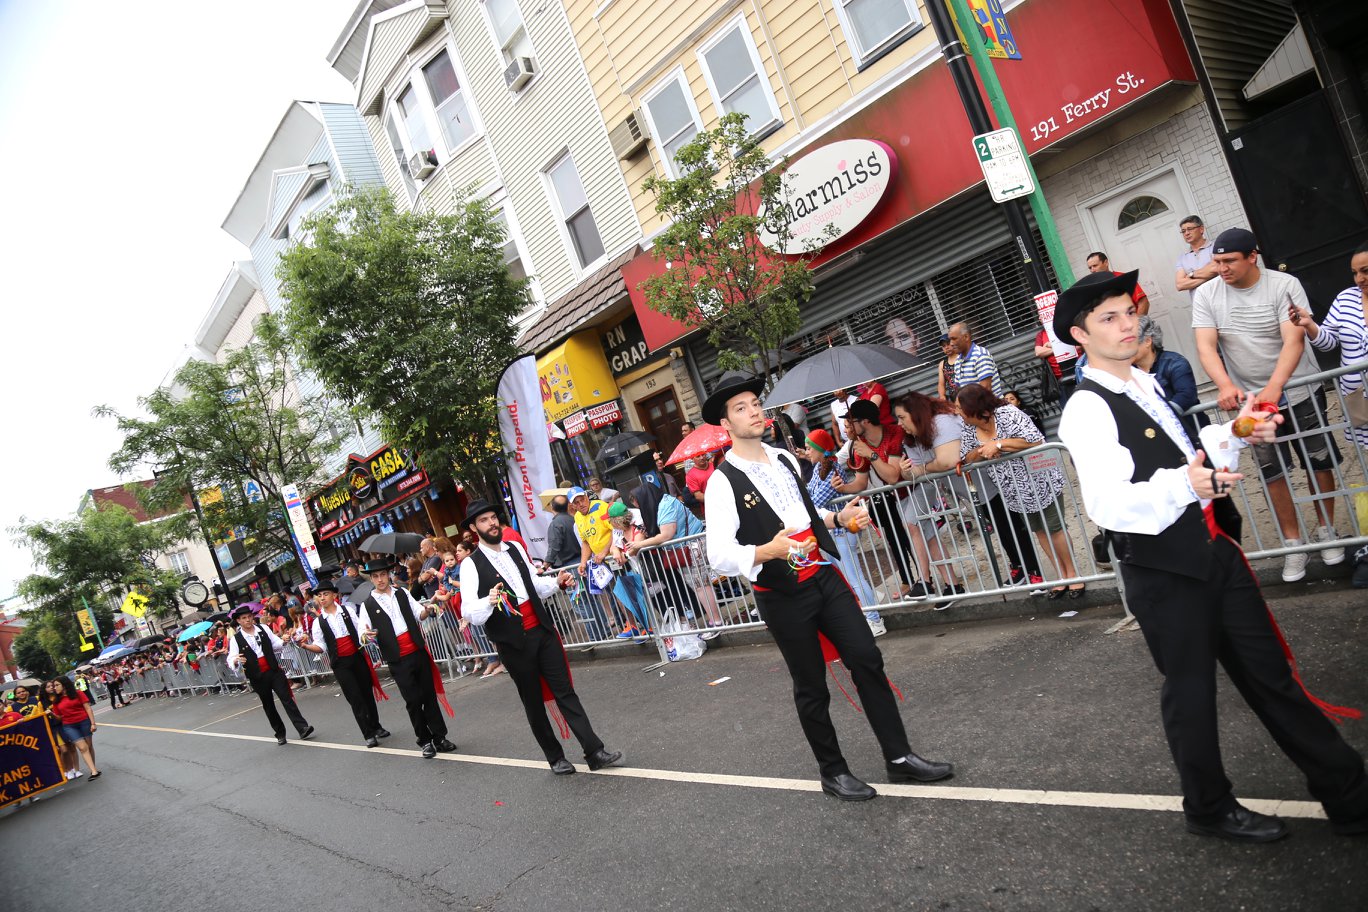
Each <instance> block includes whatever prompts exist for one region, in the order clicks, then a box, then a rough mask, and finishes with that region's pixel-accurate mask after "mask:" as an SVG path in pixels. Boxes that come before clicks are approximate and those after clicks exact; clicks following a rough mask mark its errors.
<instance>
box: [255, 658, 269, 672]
mask: <svg viewBox="0 0 1368 912" xmlns="http://www.w3.org/2000/svg"><path fill="white" fill-rule="evenodd" d="M257 668H260V669H261V670H262V671H270V670H271V663H270V662H267V661H266V657H265V656H257Z"/></svg>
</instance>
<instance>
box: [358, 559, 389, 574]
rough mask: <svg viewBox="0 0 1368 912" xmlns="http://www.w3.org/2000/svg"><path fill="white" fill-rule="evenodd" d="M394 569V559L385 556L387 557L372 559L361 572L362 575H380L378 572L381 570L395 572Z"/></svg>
mask: <svg viewBox="0 0 1368 912" xmlns="http://www.w3.org/2000/svg"><path fill="white" fill-rule="evenodd" d="M393 569H394V558H393V557H390V556H385V557H374V558H371V559H370V560H368V561H366V563H365V565H364V566H362V568H361V572H362V573H378V572H379V571H381V570H393Z"/></svg>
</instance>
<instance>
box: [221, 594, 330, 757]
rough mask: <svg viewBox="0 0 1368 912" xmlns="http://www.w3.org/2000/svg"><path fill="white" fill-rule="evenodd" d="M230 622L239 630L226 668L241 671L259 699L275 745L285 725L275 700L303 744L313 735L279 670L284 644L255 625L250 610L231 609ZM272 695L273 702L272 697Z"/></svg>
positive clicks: (283, 731)
mask: <svg viewBox="0 0 1368 912" xmlns="http://www.w3.org/2000/svg"><path fill="white" fill-rule="evenodd" d="M232 617H233V620H234V621H235V622H237V625H238V630H237V633H236V634H234V635H233V639H232V641H231V643H230V644H229V646H228V667H229V668H241V669H242V671H243V673H244V674H245V675H246V676H247V683H249V684H251V685H252V690H254V691H256V695H257V696H258V697H260V698H261V708H262V709H263V710H265V711H266V721H268V722H270V723H271V731H272V732H274V733H275V736H276V743H277V744H284V743H285V723H284V722H282V721H281V719H280V713H278V712H276V708H275V700H276V699H278V700H280V705H281V706H283V707H285V715H287V716H289V717H290V721H291V722H293V723H294V727H295V731H297V732H299V740H301V741H305V740H307V739H308V738H309V736H310V735H312V734H313V726H312V725H310V724H309V723H308V722H307V721H306V720H305V718H304V716H303V714H302V713H300V711H299V707H298V706H297V705H295V699H294V694H293V693H291V692H290V682H289V680H288V679H287V678H286V677H285V672H283V671H281V670H280V659H279V655H280V650H282V649H284V648H285V643H284V641H282V640H281V639H280V637H278V636H276V635H275V634H274V633H272V632H271V631H270V630H268V629H267V628H265V627H262V626H260V625H258V624H257V622H256V616H255V615H254V614H252V609H251V608H248V607H247V606H246V605H239V606H238V607H237V608H235V609H233V615H232ZM272 694H275V699H272V697H271V695H272Z"/></svg>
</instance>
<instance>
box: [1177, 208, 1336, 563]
mask: <svg viewBox="0 0 1368 912" xmlns="http://www.w3.org/2000/svg"><path fill="white" fill-rule="evenodd" d="M1211 262H1212V263H1213V264H1214V265H1215V266H1216V267H1217V269H1218V270H1219V277H1218V278H1217V279H1215V280H1213V281H1210V282H1207V283H1205V284H1203V285H1202V286H1201V287H1199V288H1198V289H1197V290H1196V292H1194V294H1193V296H1192V329H1193V332H1194V334H1195V335H1196V337H1197V354H1198V355H1199V356H1200V357H1201V360H1202V367H1203V368H1205V369H1206V372H1207V374H1208V375H1209V376H1210V377H1211V379H1212V380H1213V381H1215V383H1216V389H1217V393H1218V398H1217V403H1218V404H1219V405H1220V406H1221V408H1224V409H1235V408H1238V407H1239V406H1240V403H1241V402H1242V401H1243V400H1244V398H1245V396H1253V397H1255V399H1256V400H1257V401H1259V402H1269V403H1276V404H1277V405H1278V406H1279V407H1280V408H1282V409H1283V410H1284V421H1285V422H1286V425H1285V427H1286V430H1288V431H1307V430H1312V429H1315V428H1317V427H1320V426H1322V424H1323V421H1322V420H1321V419H1322V416H1323V415H1324V414H1325V394H1324V391H1323V390H1322V389H1321V388H1320V387H1319V386H1316V385H1307V384H1303V385H1298V386H1295V387H1293V388H1292V389H1291V390H1287V391H1286V392H1285V391H1284V388H1285V387H1286V385H1287V384H1288V383H1289V382H1290V381H1292V380H1295V379H1302V378H1305V377H1309V376H1311V375H1312V374H1315V373H1316V372H1317V371H1318V369H1319V368H1318V367H1317V366H1316V362H1315V359H1314V358H1313V357H1312V355H1311V351H1310V349H1308V348H1307V347H1306V344H1305V341H1304V339H1299V338H1297V330H1298V329H1299V327H1298V326H1297V325H1296V324H1295V323H1293V322H1292V319H1291V314H1290V311H1291V309H1292V308H1299V309H1300V308H1309V307H1310V305H1309V304H1308V303H1307V300H1306V291H1305V290H1304V289H1303V288H1302V285H1301V282H1299V281H1297V279H1296V278H1295V277H1293V276H1290V275H1287V274H1286V273H1283V272H1275V271H1265V270H1262V269H1260V268H1259V252H1258V247H1257V242H1256V241H1255V238H1254V235H1253V233H1252V232H1249V231H1246V230H1245V229H1243V228H1230V229H1228V230H1226V231H1222V232H1221V234H1220V236H1219V237H1217V238H1216V241H1215V242H1214V243H1213V244H1212V257H1211ZM1303 335H1304V334H1303ZM1254 452H1255V455H1256V457H1257V458H1258V461H1259V471H1260V474H1261V475H1262V477H1263V479H1264V482H1265V484H1267V486H1268V493H1269V497H1270V499H1271V500H1272V502H1273V512H1274V513H1275V514H1276V516H1277V519H1278V525H1279V526H1280V527H1281V529H1282V534H1283V539H1284V540H1285V541H1286V543H1287V544H1288V545H1289V546H1294V545H1300V544H1301V543H1302V535H1301V527H1300V521H1299V518H1298V515H1297V509H1296V507H1295V505H1294V504H1293V503H1292V494H1291V491H1290V490H1289V489H1288V487H1287V479H1286V477H1285V472H1286V470H1287V468H1288V467H1289V466H1290V465H1291V464H1292V460H1293V456H1294V454H1293V448H1292V447H1291V446H1289V445H1288V444H1287V443H1282V444H1266V445H1256V446H1255V447H1254ZM1295 455H1296V456H1297V457H1298V458H1300V460H1301V463H1302V468H1304V469H1306V470H1307V472H1308V479H1309V481H1310V483H1311V486H1312V490H1313V491H1314V490H1319V491H1333V490H1335V473H1334V467H1335V463H1336V462H1337V461H1338V459H1339V451H1338V448H1337V447H1336V446H1335V444H1334V441H1333V440H1331V439H1330V436H1329V435H1328V434H1317V435H1312V436H1310V437H1306V438H1303V439H1302V440H1299V441H1298V442H1297V446H1296V454H1295ZM1316 512H1317V513H1318V522H1317V526H1316V529H1315V532H1314V537H1315V540H1316V541H1333V540H1334V538H1335V537H1336V535H1335V531H1334V525H1335V502H1334V499H1327V500H1323V501H1317V505H1316ZM1322 559H1323V560H1324V561H1325V562H1326V563H1327V564H1337V563H1339V562H1340V561H1342V560H1344V549H1343V548H1329V549H1326V550H1325V551H1324V552H1323V553H1322ZM1305 575H1306V555H1305V554H1289V555H1287V556H1286V558H1285V560H1284V565H1283V579H1284V580H1286V581H1287V582H1295V581H1296V580H1299V579H1301V578H1302V577H1303V576H1305Z"/></svg>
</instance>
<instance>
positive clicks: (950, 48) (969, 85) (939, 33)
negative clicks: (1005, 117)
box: [926, 0, 1073, 294]
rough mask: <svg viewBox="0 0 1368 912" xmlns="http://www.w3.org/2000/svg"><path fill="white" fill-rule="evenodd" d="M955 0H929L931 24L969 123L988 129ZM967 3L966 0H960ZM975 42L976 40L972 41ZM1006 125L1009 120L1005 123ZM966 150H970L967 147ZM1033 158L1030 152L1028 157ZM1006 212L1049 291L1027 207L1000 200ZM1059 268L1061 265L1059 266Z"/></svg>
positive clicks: (1025, 259) (1034, 274)
mask: <svg viewBox="0 0 1368 912" xmlns="http://www.w3.org/2000/svg"><path fill="white" fill-rule="evenodd" d="M947 2H951V0H928V2H927V4H926V11H927V13H928V14H929V15H930V17H931V27H932V28H933V29H935V32H936V40H937V42H938V43H939V44H940V49H941V55H942V56H944V57H945V64H946V66H947V67H949V69H950V78H951V79H953V80H954V83H955V91H956V92H958V93H959V97H960V104H961V105H963V107H964V113H965V116H967V117H968V118H969V126H970V128H971V129H972V130H973V131H974V133H975V134H976V135H977V134H980V133H988V132H991V131H992V130H993V122H992V120H990V119H989V117H988V108H987V106H985V105H984V103H983V98H982V96H980V95H979V90H978V83H977V82H975V81H974V68H973V66H972V65H971V64H970V61H969V57H968V56H967V55H966V54H965V51H964V46H963V45H962V44H960V40H959V34H958V33H957V32H956V31H955V23H954V19H952V18H951V13H950V9H949V8H948V7H947V6H946V3H947ZM958 2H959V3H963V0H958ZM970 43H971V44H972V43H973V42H970ZM1004 126H1005V124H1004ZM965 154H966V155H967V154H969V153H968V150H967V149H966V150H965ZM1026 158H1027V161H1028V162H1029V161H1030V159H1029V156H1027V157H1026ZM1040 192H1041V191H1040V185H1039V183H1037V184H1036V193H1037V194H1039V193H1040ZM1000 205H1001V206H1002V211H1003V213H1004V214H1005V215H1006V216H1007V227H1008V228H1009V229H1010V230H1011V232H1012V239H1013V242H1014V243H1015V244H1016V247H1017V252H1018V253H1019V254H1020V255H1021V261H1022V263H1023V265H1025V267H1026V275H1027V278H1028V279H1029V280H1030V283H1031V291H1032V293H1033V294H1041V293H1043V292H1046V291H1049V290H1050V289H1051V288H1052V287H1053V284H1052V283H1051V282H1050V278H1049V276H1048V275H1047V274H1046V272H1045V266H1044V262H1043V259H1042V256H1041V253H1040V251H1039V249H1038V248H1037V247H1036V244H1035V238H1034V237H1032V236H1031V229H1030V226H1029V225H1028V223H1027V221H1026V214H1025V209H1026V207H1025V206H1024V205H1023V204H1022V201H1021V200H1019V199H1014V200H1009V201H1007V202H1005V203H1001V204H1000ZM1055 269H1056V272H1058V269H1059V267H1058V265H1056V266H1055ZM1066 277H1067V278H1068V279H1069V280H1072V278H1073V276H1072V274H1071V273H1065V274H1062V275H1060V281H1061V282H1063V281H1064V280H1065V278H1066Z"/></svg>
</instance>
